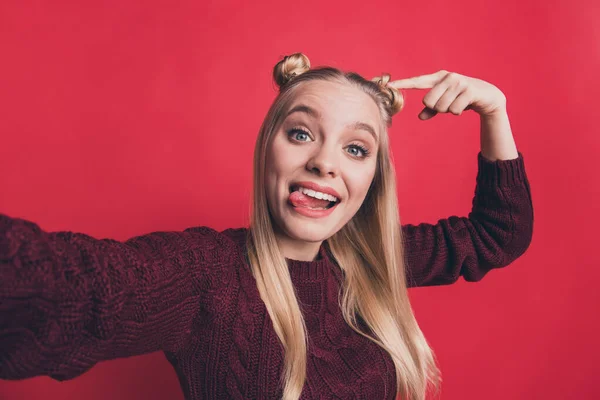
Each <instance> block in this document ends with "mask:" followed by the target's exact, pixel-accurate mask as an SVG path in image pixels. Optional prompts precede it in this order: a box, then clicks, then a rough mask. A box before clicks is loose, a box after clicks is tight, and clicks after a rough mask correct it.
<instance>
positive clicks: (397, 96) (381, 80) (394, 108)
mask: <svg viewBox="0 0 600 400" xmlns="http://www.w3.org/2000/svg"><path fill="white" fill-rule="evenodd" d="M390 77H391V76H390V74H387V73H383V74H381V76H376V77H375V78H373V79H371V81H373V82H375V83H377V85H379V89H380V90H381V93H382V94H383V95H384V96H385V97H386V99H387V101H386V103H387V106H388V109H389V112H390V115H394V114H396V113H397V112H398V111H400V110H402V109H403V108H404V96H402V93H400V91H399V90H398V89H396V88H394V87H391V86H387V83H388V82H389V81H390Z"/></svg>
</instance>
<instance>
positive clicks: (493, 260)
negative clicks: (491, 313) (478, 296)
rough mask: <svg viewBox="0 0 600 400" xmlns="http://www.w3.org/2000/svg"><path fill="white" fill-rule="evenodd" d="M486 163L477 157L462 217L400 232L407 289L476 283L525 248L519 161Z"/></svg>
mask: <svg viewBox="0 0 600 400" xmlns="http://www.w3.org/2000/svg"><path fill="white" fill-rule="evenodd" d="M518 154H519V156H518V157H517V158H515V159H512V160H496V161H490V160H488V159H487V158H485V157H483V155H482V154H481V152H479V153H478V155H477V163H478V173H477V178H476V188H475V195H474V198H473V202H472V209H471V212H470V213H469V215H468V217H458V216H451V217H449V218H446V219H440V220H438V222H437V223H436V224H428V223H421V224H419V225H416V226H415V225H412V224H407V225H403V226H402V234H403V243H404V254H405V255H404V257H405V264H406V277H407V286H408V287H416V286H433V285H445V284H451V283H454V282H456V281H457V280H458V279H459V277H460V276H462V277H463V278H464V279H465V280H466V281H469V282H476V281H479V280H480V279H482V278H483V277H484V276H485V275H486V274H487V273H488V272H489V271H490V270H492V269H494V268H500V267H504V266H507V265H509V264H510V263H512V262H513V261H514V260H515V259H517V258H518V257H519V256H521V255H522V254H523V253H524V252H525V250H527V248H528V247H529V244H530V242H531V238H532V235H533V203H532V199H531V190H530V187H529V181H528V179H527V175H526V173H525V163H524V159H523V155H522V154H521V153H520V152H519V153H518Z"/></svg>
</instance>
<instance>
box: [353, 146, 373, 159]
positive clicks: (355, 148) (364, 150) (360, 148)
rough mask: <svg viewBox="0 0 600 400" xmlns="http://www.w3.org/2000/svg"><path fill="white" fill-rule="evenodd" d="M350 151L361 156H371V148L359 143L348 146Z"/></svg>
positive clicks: (356, 155)
mask: <svg viewBox="0 0 600 400" xmlns="http://www.w3.org/2000/svg"><path fill="white" fill-rule="evenodd" d="M348 153H350V154H352V155H353V156H355V157H359V158H366V157H368V156H369V150H368V149H367V148H366V147H364V146H361V145H358V144H351V145H350V146H348Z"/></svg>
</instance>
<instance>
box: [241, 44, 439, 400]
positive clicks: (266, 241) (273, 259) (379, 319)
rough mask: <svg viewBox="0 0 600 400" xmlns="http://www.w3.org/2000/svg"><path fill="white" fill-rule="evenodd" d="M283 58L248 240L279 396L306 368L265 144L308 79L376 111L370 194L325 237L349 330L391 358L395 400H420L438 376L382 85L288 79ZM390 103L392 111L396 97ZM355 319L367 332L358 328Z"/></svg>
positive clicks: (259, 153) (343, 78)
mask: <svg viewBox="0 0 600 400" xmlns="http://www.w3.org/2000/svg"><path fill="white" fill-rule="evenodd" d="M302 56H303V55H302ZM303 57H305V56H303ZM284 61H287V63H285V62H284V63H282V62H281V61H280V62H279V63H278V64H277V65H276V67H275V70H274V77H275V80H276V82H277V83H278V84H280V92H279V94H278V96H277V97H276V98H275V100H274V101H273V104H272V105H271V107H270V109H269V111H268V113H267V115H266V117H265V119H264V121H263V124H262V126H261V128H260V132H259V135H258V138H257V142H256V147H255V151H254V188H253V199H252V206H251V218H250V229H249V230H248V241H247V243H248V259H249V261H250V268H251V270H252V274H253V275H254V278H255V279H256V283H257V287H258V291H259V293H260V296H261V298H262V300H263V302H264V303H265V305H266V309H267V311H268V313H269V315H270V317H271V321H272V323H273V327H274V330H275V332H276V334H277V336H278V337H279V340H280V341H281V344H282V346H283V350H284V366H283V371H282V375H281V382H280V384H281V385H282V386H283V399H284V400H296V399H298V398H299V397H300V394H301V392H302V388H303V386H304V383H305V379H306V367H307V330H306V325H305V322H304V318H303V316H302V313H301V311H300V307H299V305H298V301H297V298H296V295H295V291H294V287H293V284H292V280H291V277H290V272H289V267H288V264H287V262H286V260H285V257H284V255H283V254H282V252H281V251H280V249H279V247H278V245H277V241H276V238H275V233H274V227H273V223H274V222H273V220H272V217H271V214H270V212H269V208H268V203H267V199H266V192H265V172H266V171H265V159H266V154H267V148H268V146H269V143H270V140H271V139H272V137H273V134H274V133H275V132H276V131H277V130H278V129H279V126H280V125H281V123H282V120H283V116H284V115H285V112H286V111H287V108H288V107H289V106H290V104H291V101H292V100H293V99H294V96H295V93H296V92H297V88H298V87H300V86H301V85H302V84H303V83H305V82H308V81H315V80H322V81H335V82H343V83H346V84H350V85H353V86H355V87H358V88H360V89H362V90H364V91H365V92H366V93H367V94H369V95H370V96H371V97H372V98H373V100H374V101H375V102H376V103H377V105H378V107H379V110H380V113H381V129H380V132H381V134H380V141H379V143H380V144H379V149H378V154H377V167H376V171H375V176H374V178H373V182H372V184H371V187H370V189H369V192H368V193H367V196H366V197H365V200H364V202H363V204H362V205H361V207H360V209H359V210H358V211H357V212H356V214H355V215H354V216H353V217H352V219H351V220H350V221H349V222H348V223H347V224H346V225H345V226H344V227H342V228H341V229H340V230H339V231H338V232H336V233H335V234H334V235H333V236H332V237H330V238H328V239H327V240H326V243H327V244H328V245H329V248H330V250H331V253H332V254H333V256H334V258H335V261H336V263H337V264H338V265H339V267H340V268H341V269H342V270H343V273H344V276H345V279H344V282H343V284H342V287H341V295H340V297H341V299H340V307H341V310H342V313H343V316H344V319H345V320H346V322H347V323H348V325H349V326H350V327H351V328H352V329H353V330H355V331H356V332H357V333H359V334H360V335H363V336H365V337H367V338H369V339H370V340H372V341H373V342H375V343H377V344H378V345H379V346H381V347H382V348H383V349H384V350H385V351H387V352H388V354H389V355H390V356H391V358H392V359H393V362H394V365H395V370H396V382H397V395H399V396H401V397H402V398H403V399H407V400H424V399H425V398H426V395H427V390H428V388H429V387H430V384H431V385H432V387H433V388H435V389H436V391H437V390H438V389H439V384H440V382H441V377H440V371H439V369H438V368H437V366H436V361H435V355H434V353H433V350H432V349H431V348H430V346H429V344H428V342H427V340H426V339H425V337H424V335H423V332H422V331H421V329H420V328H419V326H418V324H417V321H416V319H415V317H414V314H413V311H412V308H411V305H410V300H409V297H408V291H407V284H406V277H405V261H404V250H403V242H402V230H401V228H400V226H401V225H400V218H399V213H398V200H397V195H396V175H395V171H394V165H393V162H392V160H391V155H390V150H389V143H388V134H387V128H388V126H389V125H391V115H392V114H393V112H395V111H394V110H391V109H390V107H391V105H390V101H389V100H390V97H389V96H390V94H389V93H386V90H385V88H382V87H381V85H378V84H377V83H375V82H372V81H368V80H366V79H364V78H363V77H361V76H360V75H358V74H356V73H353V72H347V73H346V72H342V71H340V70H339V69H336V68H331V67H320V68H316V69H311V70H307V68H304V70H302V71H299V72H296V73H292V74H291V75H290V74H288V76H291V77H292V78H293V79H289V80H286V79H282V74H283V73H285V72H286V71H287V72H289V70H290V68H291V67H290V65H289V63H290V62H292V61H294V60H293V59H292V60H288V57H286V59H285V60H284ZM388 79H389V76H388ZM394 95H395V96H398V93H395V94H393V93H392V97H393V96H394ZM395 101H396V106H397V101H398V98H396V99H395ZM400 108H401V107H400ZM396 111H397V109H396ZM358 318H361V319H362V321H364V323H365V324H366V326H367V327H368V328H369V330H370V332H363V331H362V330H361V328H360V326H359V324H358Z"/></svg>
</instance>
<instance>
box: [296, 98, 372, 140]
mask: <svg viewBox="0 0 600 400" xmlns="http://www.w3.org/2000/svg"><path fill="white" fill-rule="evenodd" d="M295 112H302V113H305V114H308V115H310V116H311V117H313V118H315V119H318V118H320V117H321V114H320V113H319V112H318V111H317V110H315V109H314V108H311V107H309V106H307V105H305V104H298V105H297V106H294V107H293V108H292V109H291V110H290V111H288V113H287V115H286V116H285V117H286V118H287V117H289V116H290V115H291V114H293V113H295ZM346 128H349V129H353V130H358V129H361V130H364V131H367V132H369V133H370V134H371V136H373V139H375V142H377V141H378V140H377V134H376V133H375V129H373V127H372V126H371V125H369V124H367V123H366V122H361V121H355V122H351V123H349V124H348V125H346Z"/></svg>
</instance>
